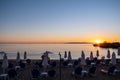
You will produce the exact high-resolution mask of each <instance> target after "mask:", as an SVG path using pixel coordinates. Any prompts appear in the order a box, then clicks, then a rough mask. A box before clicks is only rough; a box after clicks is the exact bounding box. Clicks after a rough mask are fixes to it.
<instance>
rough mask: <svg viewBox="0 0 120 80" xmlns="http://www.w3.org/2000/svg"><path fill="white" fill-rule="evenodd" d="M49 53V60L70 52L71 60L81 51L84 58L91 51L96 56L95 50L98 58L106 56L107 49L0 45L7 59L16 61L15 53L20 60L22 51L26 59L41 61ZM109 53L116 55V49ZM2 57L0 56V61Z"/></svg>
mask: <svg viewBox="0 0 120 80" xmlns="http://www.w3.org/2000/svg"><path fill="white" fill-rule="evenodd" d="M46 50H47V51H51V52H53V54H49V56H50V58H51V59H59V55H58V53H59V52H60V53H61V55H62V57H63V56H64V52H65V51H71V55H72V58H73V59H78V58H79V57H80V56H81V51H82V50H83V51H84V52H85V56H86V57H89V55H90V52H91V51H93V55H94V56H96V50H99V54H100V56H99V58H100V57H101V56H105V57H106V55H107V49H103V48H99V47H94V46H93V45H92V44H0V51H5V52H6V53H7V55H8V59H16V55H17V52H18V51H19V52H20V56H21V59H23V54H24V51H27V58H29V59H41V55H42V54H43V53H44V52H45V51H46ZM110 52H111V54H112V52H115V53H116V56H117V58H120V56H118V55H117V49H110ZM2 56H3V55H0V59H1V58H2Z"/></svg>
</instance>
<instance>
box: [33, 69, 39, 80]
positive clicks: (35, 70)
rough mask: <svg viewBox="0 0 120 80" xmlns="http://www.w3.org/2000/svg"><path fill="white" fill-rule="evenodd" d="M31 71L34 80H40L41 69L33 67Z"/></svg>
mask: <svg viewBox="0 0 120 80" xmlns="http://www.w3.org/2000/svg"><path fill="white" fill-rule="evenodd" d="M31 73H32V80H39V78H40V71H39V70H38V69H33V70H32V71H31Z"/></svg>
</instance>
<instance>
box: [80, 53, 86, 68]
mask: <svg viewBox="0 0 120 80" xmlns="http://www.w3.org/2000/svg"><path fill="white" fill-rule="evenodd" d="M81 65H83V66H84V65H86V62H85V53H84V51H82V53H81Z"/></svg>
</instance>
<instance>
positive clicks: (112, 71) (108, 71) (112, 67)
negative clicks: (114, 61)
mask: <svg viewBox="0 0 120 80" xmlns="http://www.w3.org/2000/svg"><path fill="white" fill-rule="evenodd" d="M115 69H116V67H115V66H114V65H113V66H111V67H109V68H108V70H106V69H101V72H102V73H105V74H108V75H115Z"/></svg>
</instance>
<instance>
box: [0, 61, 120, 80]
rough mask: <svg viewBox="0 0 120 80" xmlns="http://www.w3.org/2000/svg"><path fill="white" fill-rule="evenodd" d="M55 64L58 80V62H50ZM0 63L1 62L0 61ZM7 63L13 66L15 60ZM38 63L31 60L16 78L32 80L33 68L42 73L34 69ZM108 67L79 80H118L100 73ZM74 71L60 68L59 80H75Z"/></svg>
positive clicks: (45, 79) (118, 77)
mask: <svg viewBox="0 0 120 80" xmlns="http://www.w3.org/2000/svg"><path fill="white" fill-rule="evenodd" d="M52 61H56V62H57V66H56V67H54V68H52V69H54V70H55V71H56V77H55V78H54V80H60V74H59V61H58V60H51V62H52ZM0 62H1V60H0ZM8 62H9V63H13V64H14V65H15V63H16V61H15V60H9V61H8ZM36 62H40V60H32V62H31V63H30V64H26V67H25V68H24V69H20V70H19V72H20V73H21V74H20V75H19V76H18V77H19V80H32V74H31V70H32V69H33V68H36V69H38V70H39V71H40V72H43V70H44V69H43V68H40V67H35V65H34V64H35V63H36ZM79 65H80V64H79ZM116 66H117V68H120V63H118V64H117V65H116ZM89 67H90V66H85V67H84V69H85V70H87V71H88V69H89ZM108 67H109V66H108V65H97V71H96V76H94V77H90V76H89V75H86V76H84V77H83V78H80V80H120V73H116V74H115V75H107V74H103V73H101V72H100V70H101V69H102V68H108ZM49 70H51V68H47V69H46V71H49ZM72 71H74V67H62V68H61V80H77V79H76V78H75V77H74V76H72V75H71V72H72ZM1 72H2V68H1V66H0V73H1ZM41 80H49V78H43V79H41Z"/></svg>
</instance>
